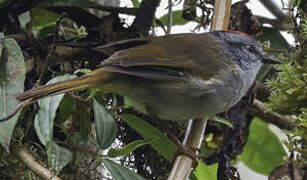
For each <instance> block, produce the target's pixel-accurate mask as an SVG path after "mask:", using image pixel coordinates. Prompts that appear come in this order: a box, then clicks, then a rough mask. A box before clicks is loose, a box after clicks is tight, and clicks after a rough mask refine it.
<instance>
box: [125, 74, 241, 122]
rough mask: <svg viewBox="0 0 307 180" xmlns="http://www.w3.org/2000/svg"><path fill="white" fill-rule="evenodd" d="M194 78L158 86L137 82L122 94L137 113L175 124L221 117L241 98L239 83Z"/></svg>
mask: <svg viewBox="0 0 307 180" xmlns="http://www.w3.org/2000/svg"><path fill="white" fill-rule="evenodd" d="M192 78H193V79H190V80H189V81H188V82H166V83H161V82H159V84H156V83H154V82H152V83H149V82H148V81H146V82H142V81H138V82H137V83H135V86H133V89H129V90H128V91H126V92H122V93H121V92H119V93H120V94H122V95H124V96H126V97H128V98H129V99H130V102H131V104H132V105H133V106H134V107H135V109H136V110H138V111H140V112H142V113H144V114H147V115H150V116H156V117H158V118H159V119H164V120H175V121H178V120H189V119H193V118H202V117H205V116H212V115H215V114H217V113H221V112H223V111H225V110H227V109H228V108H230V107H231V106H233V105H234V104H235V103H237V101H238V100H239V99H240V98H241V96H240V94H242V93H240V92H239V91H240V88H241V87H240V83H238V82H236V83H237V86H233V85H232V86H230V85H227V84H225V81H224V80H225V79H223V80H222V82H219V81H218V80H216V79H214V81H211V80H210V81H204V80H201V79H198V78H195V77H192ZM232 79H233V78H232ZM226 80H227V79H226ZM226 82H227V83H233V82H230V81H228V80H227V81H226ZM129 87H131V86H129Z"/></svg>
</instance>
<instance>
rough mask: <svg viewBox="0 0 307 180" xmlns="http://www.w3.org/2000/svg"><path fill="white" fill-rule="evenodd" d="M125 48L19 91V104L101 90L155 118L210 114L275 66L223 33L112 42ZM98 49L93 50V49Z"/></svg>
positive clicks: (253, 45)
mask: <svg viewBox="0 0 307 180" xmlns="http://www.w3.org/2000/svg"><path fill="white" fill-rule="evenodd" d="M117 44H118V45H121V46H123V47H124V46H125V45H127V46H128V45H129V46H130V47H129V48H127V49H123V50H120V51H118V52H115V53H114V54H112V55H111V56H110V57H108V58H107V59H105V60H104V61H102V63H101V64H100V65H99V66H98V67H97V69H96V70H93V71H92V72H90V73H87V74H84V75H83V76H80V77H78V78H75V79H71V80H66V81H63V82H58V83H55V84H50V85H45V86H41V87H37V88H34V89H31V90H29V91H26V92H23V93H21V94H19V95H18V96H17V99H18V100H20V101H25V100H28V99H31V101H36V100H38V99H41V98H45V97H48V96H53V95H57V94H61V93H67V92H71V91H77V90H82V89H86V88H91V87H95V88H102V89H103V90H105V91H107V92H114V93H117V94H120V95H122V96H124V97H126V98H128V99H129V100H130V102H131V103H132V105H133V106H134V108H135V109H136V110H137V111H139V112H141V113H144V114H146V115H149V116H154V117H157V118H159V119H161V120H173V121H185V120H190V119H196V118H203V117H208V116H212V115H215V114H218V113H221V112H224V111H227V109H229V108H230V107H232V106H233V105H235V104H236V103H237V102H238V101H239V100H240V99H241V98H242V97H243V96H244V95H245V94H246V92H247V91H248V89H249V88H250V87H251V86H252V84H253V82H254V81H255V79H256V75H257V73H258V72H259V70H260V68H261V66H262V65H263V64H265V63H269V64H277V63H280V62H279V61H278V60H276V59H274V58H272V57H270V56H268V55H267V54H266V53H265V52H264V50H263V49H262V48H261V46H260V45H259V44H258V43H257V42H256V41H255V40H254V39H252V38H250V37H248V36H246V35H244V34H241V33H234V32H228V31H214V32H208V33H202V34H193V33H186V34H172V35H165V36H158V37H146V38H136V39H131V40H125V41H121V42H117ZM99 48H103V47H97V48H96V49H99Z"/></svg>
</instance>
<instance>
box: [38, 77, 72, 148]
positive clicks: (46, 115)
mask: <svg viewBox="0 0 307 180" xmlns="http://www.w3.org/2000/svg"><path fill="white" fill-rule="evenodd" d="M75 77H76V76H75V75H64V76H58V77H55V78H53V79H51V80H50V81H49V82H48V83H47V84H53V83H56V82H61V81H64V80H68V79H73V78H75ZM63 96H64V94H59V95H56V96H51V97H47V98H44V99H40V100H39V101H38V104H39V111H38V112H37V114H36V116H35V120H34V127H35V130H36V134H37V136H38V137H39V140H40V141H41V142H42V144H44V145H46V144H47V143H48V142H50V141H51V140H53V124H54V118H55V116H56V111H57V109H58V106H59V104H60V102H61V100H62V98H63Z"/></svg>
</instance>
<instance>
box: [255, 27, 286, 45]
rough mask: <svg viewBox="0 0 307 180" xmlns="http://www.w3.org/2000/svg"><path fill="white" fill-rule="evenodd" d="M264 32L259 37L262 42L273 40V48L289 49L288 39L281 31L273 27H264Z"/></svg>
mask: <svg viewBox="0 0 307 180" xmlns="http://www.w3.org/2000/svg"><path fill="white" fill-rule="evenodd" d="M262 31H263V34H262V35H260V36H258V37H257V40H259V41H260V42H266V41H270V42H271V48H273V49H288V48H289V44H288V42H287V40H286V39H285V38H284V37H283V36H282V35H281V34H280V32H279V31H278V30H277V29H275V28H271V27H262Z"/></svg>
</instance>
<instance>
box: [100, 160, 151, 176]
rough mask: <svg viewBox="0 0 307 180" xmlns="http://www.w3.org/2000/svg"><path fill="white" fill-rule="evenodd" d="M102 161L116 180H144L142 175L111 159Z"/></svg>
mask: <svg viewBox="0 0 307 180" xmlns="http://www.w3.org/2000/svg"><path fill="white" fill-rule="evenodd" d="M102 162H103V164H104V165H105V166H106V167H107V169H108V170H109V172H110V173H111V175H112V176H113V178H114V179H116V180H145V179H144V178H143V177H142V176H140V175H138V174H136V173H134V172H132V171H131V170H130V169H128V168H126V167H124V166H122V165H120V164H117V163H115V162H113V161H111V160H108V159H104V160H102Z"/></svg>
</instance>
